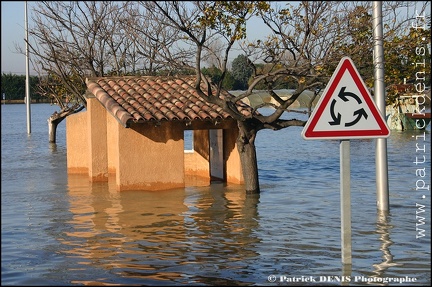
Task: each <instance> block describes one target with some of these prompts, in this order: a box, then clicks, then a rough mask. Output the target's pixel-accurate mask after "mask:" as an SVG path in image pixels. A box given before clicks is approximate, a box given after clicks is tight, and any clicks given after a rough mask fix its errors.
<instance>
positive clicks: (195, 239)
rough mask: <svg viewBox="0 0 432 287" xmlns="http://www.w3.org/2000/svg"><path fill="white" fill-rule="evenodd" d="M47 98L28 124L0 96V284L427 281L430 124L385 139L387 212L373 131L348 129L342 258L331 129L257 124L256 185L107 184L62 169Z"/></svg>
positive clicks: (19, 109) (61, 141) (61, 146)
mask: <svg viewBox="0 0 432 287" xmlns="http://www.w3.org/2000/svg"><path fill="white" fill-rule="evenodd" d="M55 110H58V108H57V107H56V106H50V105H49V104H35V105H32V106H31V117H32V121H31V134H30V135H28V134H27V127H26V107H25V105H2V106H1V141H2V144H1V157H2V160H1V165H2V170H1V175H2V177H1V178H2V179H1V183H2V185H1V194H2V200H1V212H2V221H1V222H2V238H1V240H2V252H1V256H2V276H1V281H2V285H33V286H34V285H141V286H142V285H147V286H153V285H162V286H166V285H185V284H187V285H218V286H220V285H230V286H231V285H240V286H252V285H256V286H262V285H266V286H274V285H278V286H279V285H282V286H293V285H297V286H301V285H305V286H308V285H309V286H313V285H335V286H341V285H343V286H364V285H383V286H405V285H412V286H429V285H430V283H431V272H430V271H431V265H430V263H431V256H430V255H431V253H430V235H431V232H430V228H431V225H430V196H431V194H430V188H429V189H427V188H426V186H430V178H431V176H430V175H431V164H430V146H431V140H430V126H429V127H428V129H427V131H426V132H425V133H423V132H419V131H417V132H392V134H391V136H390V137H389V138H388V140H387V145H388V178H389V188H390V195H389V201H390V212H389V213H381V212H378V211H377V208H376V183H375V140H372V139H364V140H351V141H350V146H351V202H352V210H351V212H352V217H351V225H352V228H351V229H352V236H351V238H352V265H346V264H342V262H341V249H342V247H341V210H340V181H339V176H340V174H339V165H340V161H339V160H340V156H339V141H337V140H312V141H305V140H303V139H302V138H301V128H299V127H291V128H288V129H285V130H283V131H277V132H274V131H267V130H265V131H261V132H260V133H259V134H258V138H257V153H258V162H259V163H258V164H259V174H260V183H261V189H262V192H261V194H260V195H247V196H246V195H245V193H244V190H243V189H242V186H238V185H228V186H225V185H223V184H213V185H211V186H209V187H188V188H184V189H177V190H170V191H163V192H146V191H131V192H117V191H116V190H115V184H113V182H112V181H110V182H108V183H89V182H88V180H87V177H86V176H77V175H74V176H72V175H69V176H68V174H67V172H66V148H67V147H66V139H65V137H66V136H65V123H64V122H62V123H61V124H60V126H59V129H58V137H57V143H56V144H50V143H49V142H48V128H47V118H48V117H49V116H50V115H51V113H52V112H54V111H55ZM300 116H302V115H300ZM297 117H299V116H297ZM423 146H424V147H425V149H424V150H422V149H423ZM423 156H424V158H426V162H425V163H417V164H415V161H416V157H417V158H418V159H423ZM418 161H420V160H417V162H418ZM416 172H418V173H417V174H416ZM420 172H423V173H424V174H423V173H420ZM422 180H423V181H424V184H425V188H424V189H421V186H422V185H421V184H422ZM416 185H417V187H416ZM423 196H424V198H423ZM416 204H418V206H416ZM416 216H417V218H416ZM422 218H424V219H422ZM422 223H424V224H422ZM273 278H274V279H273ZM273 280H275V282H272V281H273ZM398 280H399V281H400V280H405V281H406V282H405V283H404V284H400V283H398V282H397V281H398ZM341 281H343V282H341ZM386 282H388V283H386Z"/></svg>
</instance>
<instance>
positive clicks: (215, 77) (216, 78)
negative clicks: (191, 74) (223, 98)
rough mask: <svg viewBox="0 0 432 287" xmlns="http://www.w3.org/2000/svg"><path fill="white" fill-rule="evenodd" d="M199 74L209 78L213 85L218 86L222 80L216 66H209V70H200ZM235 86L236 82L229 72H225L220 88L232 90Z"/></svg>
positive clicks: (220, 72)
mask: <svg viewBox="0 0 432 287" xmlns="http://www.w3.org/2000/svg"><path fill="white" fill-rule="evenodd" d="M201 72H202V73H203V74H204V75H206V76H207V77H209V78H210V80H211V81H212V82H213V83H215V84H219V82H220V81H221V78H222V71H221V70H220V69H218V68H217V67H216V66H214V65H213V66H211V67H210V68H203V69H201ZM235 85H236V81H235V79H234V77H233V76H232V74H231V72H229V71H227V74H226V75H225V78H224V80H223V82H222V87H223V88H224V89H225V90H234V89H235V88H234V87H235Z"/></svg>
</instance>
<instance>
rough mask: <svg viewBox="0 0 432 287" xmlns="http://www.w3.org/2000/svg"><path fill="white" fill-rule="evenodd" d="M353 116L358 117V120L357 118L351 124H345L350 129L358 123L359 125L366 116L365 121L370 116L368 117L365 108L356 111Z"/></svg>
mask: <svg viewBox="0 0 432 287" xmlns="http://www.w3.org/2000/svg"><path fill="white" fill-rule="evenodd" d="M353 115H357V118H355V119H354V120H353V121H352V122H350V123H346V124H345V126H346V127H350V126H353V125H355V124H356V123H358V122H359V120H360V119H361V117H362V116H364V118H365V119H367V118H368V115H367V113H366V111H365V110H364V109H363V108H361V109H358V110H357V111H355V112H354V113H353Z"/></svg>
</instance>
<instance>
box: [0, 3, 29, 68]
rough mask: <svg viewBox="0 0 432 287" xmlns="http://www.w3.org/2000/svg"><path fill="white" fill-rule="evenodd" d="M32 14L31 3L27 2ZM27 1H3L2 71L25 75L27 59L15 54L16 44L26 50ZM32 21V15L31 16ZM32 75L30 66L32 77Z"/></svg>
mask: <svg viewBox="0 0 432 287" xmlns="http://www.w3.org/2000/svg"><path fill="white" fill-rule="evenodd" d="M27 3H28V6H27V12H28V13H30V5H31V2H27ZM24 14H25V1H1V71H2V74H3V73H7V74H8V73H12V74H17V75H25V73H26V57H25V55H22V54H18V53H16V52H15V44H18V45H19V46H21V47H22V48H23V49H25V42H24V39H25V16H24ZM29 19H30V14H29ZM32 74H34V75H36V73H32V71H31V64H30V75H32Z"/></svg>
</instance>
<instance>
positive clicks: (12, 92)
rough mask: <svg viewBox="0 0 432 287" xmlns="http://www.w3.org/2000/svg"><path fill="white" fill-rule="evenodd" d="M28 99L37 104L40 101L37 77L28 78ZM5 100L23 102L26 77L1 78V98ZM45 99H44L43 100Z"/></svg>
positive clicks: (8, 76) (5, 75) (10, 76)
mask: <svg viewBox="0 0 432 287" xmlns="http://www.w3.org/2000/svg"><path fill="white" fill-rule="evenodd" d="M29 79H30V98H31V99H32V100H35V101H37V102H39V101H41V100H42V98H43V97H42V96H41V95H40V94H39V93H38V92H37V90H38V85H39V77H37V76H30V77H29ZM3 95H4V98H5V100H24V98H25V96H26V76H25V75H15V74H11V73H9V74H5V73H2V76H1V98H2V99H3ZM45 99H46V98H45Z"/></svg>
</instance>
